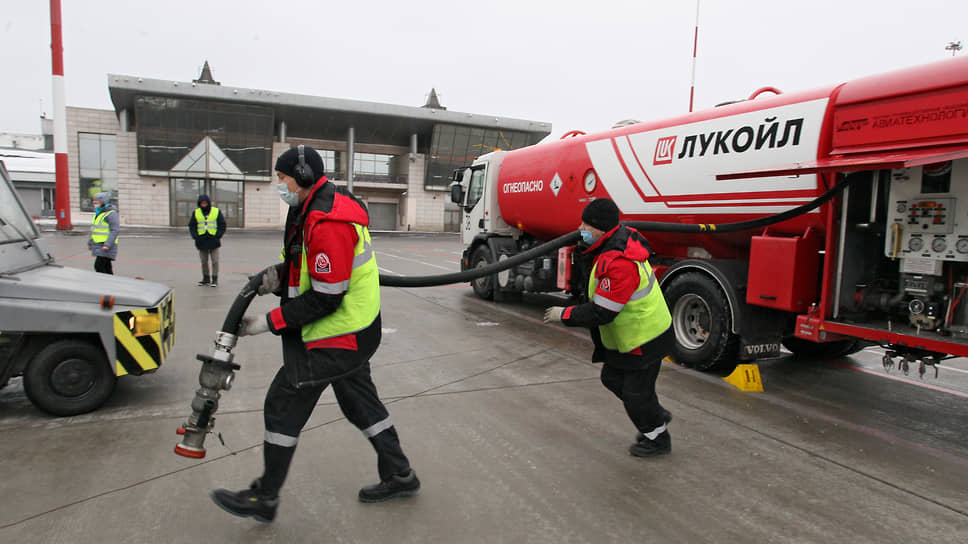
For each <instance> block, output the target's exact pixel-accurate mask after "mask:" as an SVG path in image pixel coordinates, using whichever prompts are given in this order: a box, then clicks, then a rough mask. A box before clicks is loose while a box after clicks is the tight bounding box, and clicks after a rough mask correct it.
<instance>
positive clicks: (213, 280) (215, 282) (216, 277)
mask: <svg viewBox="0 0 968 544" xmlns="http://www.w3.org/2000/svg"><path fill="white" fill-rule="evenodd" d="M208 286H209V287H217V286H218V276H212V283H210V284H208Z"/></svg>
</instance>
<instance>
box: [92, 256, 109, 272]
mask: <svg viewBox="0 0 968 544" xmlns="http://www.w3.org/2000/svg"><path fill="white" fill-rule="evenodd" d="M94 271H95V272H100V273H102V274H114V267H113V266H111V259H109V258H107V257H94Z"/></svg>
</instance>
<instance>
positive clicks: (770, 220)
mask: <svg viewBox="0 0 968 544" xmlns="http://www.w3.org/2000/svg"><path fill="white" fill-rule="evenodd" d="M849 183H850V182H849V181H845V182H843V183H838V184H836V185H834V186H833V187H831V188H830V189H827V191H826V192H825V193H824V194H822V195H820V196H818V197H817V198H815V199H813V200H811V201H810V202H807V203H806V204H802V205H800V206H797V207H796V208H792V209H789V210H787V211H785V212H782V213H778V214H776V215H768V216H766V217H759V218H756V219H750V220H749V221H740V222H738V223H723V224H722V225H714V224H705V225H702V224H700V225H682V224H679V223H659V222H655V221H623V222H622V223H623V224H624V225H628V226H630V227H632V228H633V229H635V230H638V231H643V232H676V233H683V234H700V233H702V234H716V233H729V232H740V231H744V230H751V229H758V228H763V227H768V226H770V225H775V224H777V223H782V222H784V221H786V220H788V219H793V218H794V217H797V216H798V215H803V214H805V213H807V212H809V211H811V210H813V209H816V208H819V207H820V206H822V205H823V204H824V203H825V202H827V201H828V200H830V199H831V198H833V197H835V196H836V195H837V193H839V192H840V191H843V190H844V188H845V187H847V185H849Z"/></svg>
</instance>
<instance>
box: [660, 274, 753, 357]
mask: <svg viewBox="0 0 968 544" xmlns="http://www.w3.org/2000/svg"><path fill="white" fill-rule="evenodd" d="M663 292H664V293H665V298H666V302H667V303H668V304H669V310H670V312H671V313H672V327H673V329H674V330H675V333H676V347H675V350H674V351H675V353H674V357H675V360H676V362H677V363H680V364H684V365H686V366H691V367H694V368H696V369H698V370H714V369H723V368H728V367H729V366H734V365H735V364H736V353H737V349H738V346H739V342H738V337H737V336H736V335H735V334H733V333H732V332H730V324H731V320H732V317H731V314H730V311H729V301H728V300H727V299H726V293H724V292H723V290H722V289H720V287H719V286H718V285H716V282H715V281H713V280H712V279H711V278H710V277H709V276H706V275H705V274H700V273H696V272H686V273H684V274H682V275H681V276H677V277H675V278H673V279H672V281H670V282H669V284H668V286H667V287H665V288H663Z"/></svg>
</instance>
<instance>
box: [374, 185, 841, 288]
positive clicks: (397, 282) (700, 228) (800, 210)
mask: <svg viewBox="0 0 968 544" xmlns="http://www.w3.org/2000/svg"><path fill="white" fill-rule="evenodd" d="M849 184H850V181H849V180H845V181H844V182H842V183H838V184H835V185H834V186H833V187H831V188H830V189H827V191H825V192H824V194H822V195H820V196H818V197H817V198H815V199H813V200H811V201H810V202H807V203H806V204H802V205H800V206H797V207H795V208H791V209H789V210H787V211H785V212H781V213H778V214H775V215H768V216H766V217H758V218H756V219H750V220H748V221H739V222H736V223H723V224H720V225H716V224H712V223H709V224H698V225H683V224H681V223H662V222H657V221H623V222H622V224H623V225H627V226H629V227H632V228H634V229H636V230H638V231H640V232H672V233H680V234H726V233H731V232H740V231H744V230H752V229H759V228H763V227H767V226H770V225H775V224H777V223H782V222H784V221H787V220H789V219H793V218H794V217H797V216H800V215H803V214H805V213H808V212H810V211H812V210H814V209H816V208H819V207H820V206H822V205H823V204H824V203H826V202H827V201H829V200H830V199H832V198H833V197H835V196H837V194H838V193H839V192H841V191H843V190H844V188H845V187H847V185H849ZM579 238H580V235H579V233H578V231H575V232H570V233H568V234H564V235H562V236H559V237H557V238H555V239H554V240H551V241H549V242H545V243H544V244H541V245H540V246H537V247H534V248H531V249H529V250H528V251H525V252H523V253H518V254H517V255H514V256H512V257H508V258H507V259H501V260H499V261H496V262H493V263H491V264H489V265H486V266H482V267H479V268H474V269H471V270H464V271H462V272H452V273H450V274H437V275H434V276H395V275H389V274H380V285H383V286H386V287H434V286H438V285H449V284H452V283H465V282H469V281H473V280H476V279H477V278H482V277H484V276H489V275H491V274H496V273H498V272H501V271H504V270H507V269H509V268H512V267H515V266H517V265H519V264H521V263H524V262H527V261H529V260H531V259H534V258H536V257H541V256H542V255H548V254H549V253H551V252H553V251H555V250H557V249H558V248H560V247H564V246H569V245H573V244H576V243H578V240H579Z"/></svg>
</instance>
